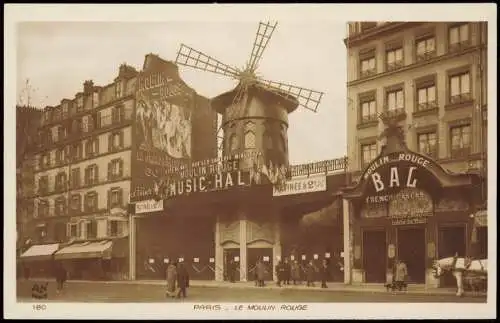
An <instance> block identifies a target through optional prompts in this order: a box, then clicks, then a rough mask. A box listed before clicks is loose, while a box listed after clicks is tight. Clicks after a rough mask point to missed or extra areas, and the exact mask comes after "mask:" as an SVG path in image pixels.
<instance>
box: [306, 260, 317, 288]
mask: <svg viewBox="0 0 500 323" xmlns="http://www.w3.org/2000/svg"><path fill="white" fill-rule="evenodd" d="M315 274H316V267H315V266H314V264H313V261H312V260H310V261H309V264H308V265H307V273H306V280H307V287H309V286H311V287H314V275H315Z"/></svg>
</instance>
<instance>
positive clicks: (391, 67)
mask: <svg viewBox="0 0 500 323" xmlns="http://www.w3.org/2000/svg"><path fill="white" fill-rule="evenodd" d="M403 66H404V62H403V60H400V61H397V62H392V63H387V71H388V72H390V71H394V70H397V69H400V68H401V67H403Z"/></svg>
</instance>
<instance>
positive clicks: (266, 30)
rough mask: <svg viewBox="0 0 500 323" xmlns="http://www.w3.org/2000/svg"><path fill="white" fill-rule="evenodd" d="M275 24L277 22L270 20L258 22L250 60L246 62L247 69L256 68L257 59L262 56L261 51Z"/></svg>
mask: <svg viewBox="0 0 500 323" xmlns="http://www.w3.org/2000/svg"><path fill="white" fill-rule="evenodd" d="M277 25H278V23H277V22H276V23H274V24H271V22H267V23H263V22H261V23H259V29H258V30H257V34H256V35H255V40H254V42H253V48H252V54H250V62H249V64H248V67H249V70H251V71H255V70H256V69H257V66H258V64H259V61H260V59H261V58H262V53H264V50H265V49H266V47H267V43H268V42H269V39H271V36H272V35H273V32H274V29H275V28H276V26H277Z"/></svg>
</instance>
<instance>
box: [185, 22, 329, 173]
mask: <svg viewBox="0 0 500 323" xmlns="http://www.w3.org/2000/svg"><path fill="white" fill-rule="evenodd" d="M276 26H277V23H271V22H267V23H264V22H260V23H259V27H258V30H257V34H256V36H255V40H254V43H253V48H252V51H251V54H250V59H249V61H248V62H247V64H246V66H244V68H237V67H232V66H230V65H227V64H225V63H223V62H221V61H219V60H217V59H215V58H213V57H211V56H209V55H207V54H205V53H203V52H201V51H198V50H196V49H194V48H191V47H189V46H187V45H185V44H181V46H180V49H179V51H178V53H177V58H176V64H178V65H183V66H187V67H191V68H195V69H198V70H202V71H208V72H212V73H215V74H219V75H223V76H226V77H230V78H232V79H234V80H236V81H237V85H236V87H235V88H234V89H233V90H231V91H229V92H226V93H224V94H221V95H219V96H218V97H216V98H213V99H212V101H211V103H212V107H213V108H215V109H216V110H217V112H219V113H220V114H222V124H221V125H220V127H219V129H218V130H217V134H218V135H219V131H220V130H221V129H222V130H223V131H224V138H223V139H224V147H225V149H224V153H225V154H226V155H227V154H228V153H235V152H241V151H243V150H244V151H248V150H249V149H250V150H252V149H253V150H259V151H264V152H265V151H267V152H269V153H267V154H266V155H267V156H265V158H264V159H265V160H264V164H265V165H267V163H268V162H269V161H271V163H272V164H273V165H274V166H281V165H286V166H288V151H287V144H286V143H287V135H286V130H287V128H288V114H289V113H291V112H293V111H295V109H297V107H299V106H300V107H303V108H305V109H308V110H311V111H313V112H316V111H317V108H318V106H319V103H320V102H321V98H322V96H323V94H324V93H323V92H320V91H315V90H311V89H307V88H303V87H299V86H295V85H292V84H289V83H282V82H276V81H270V80H266V79H263V78H261V77H259V76H258V75H257V73H256V71H257V68H258V67H259V64H260V61H261V59H262V55H263V53H264V51H265V49H266V48H267V46H268V43H269V40H270V39H271V36H272V35H273V33H274V30H275V29H276ZM263 119H264V121H266V122H264V123H262V122H261V121H262V120H263ZM259 128H260V129H259ZM250 133H253V134H254V137H255V136H258V137H259V138H252V137H251V136H250V135H248V134H250ZM233 136H236V137H235V138H234V137H233ZM233 139H234V140H233ZM247 139H248V140H247ZM252 139H254V140H253V145H251V144H249V143H250V142H252ZM258 139H261V140H258ZM242 142H243V144H241V143H242ZM233 144H234V145H233ZM277 146H280V147H282V148H283V149H281V153H280V152H279V149H271V148H272V147H277ZM235 147H236V148H235Z"/></svg>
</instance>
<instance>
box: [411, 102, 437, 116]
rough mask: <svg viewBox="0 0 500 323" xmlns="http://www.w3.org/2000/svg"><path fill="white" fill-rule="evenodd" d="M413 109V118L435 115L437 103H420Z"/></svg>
mask: <svg viewBox="0 0 500 323" xmlns="http://www.w3.org/2000/svg"><path fill="white" fill-rule="evenodd" d="M415 107H416V109H415V111H414V112H413V116H414V117H420V116H424V115H429V114H437V113H438V111H439V107H438V104H437V101H428V102H420V103H417V104H416V106H415Z"/></svg>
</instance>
